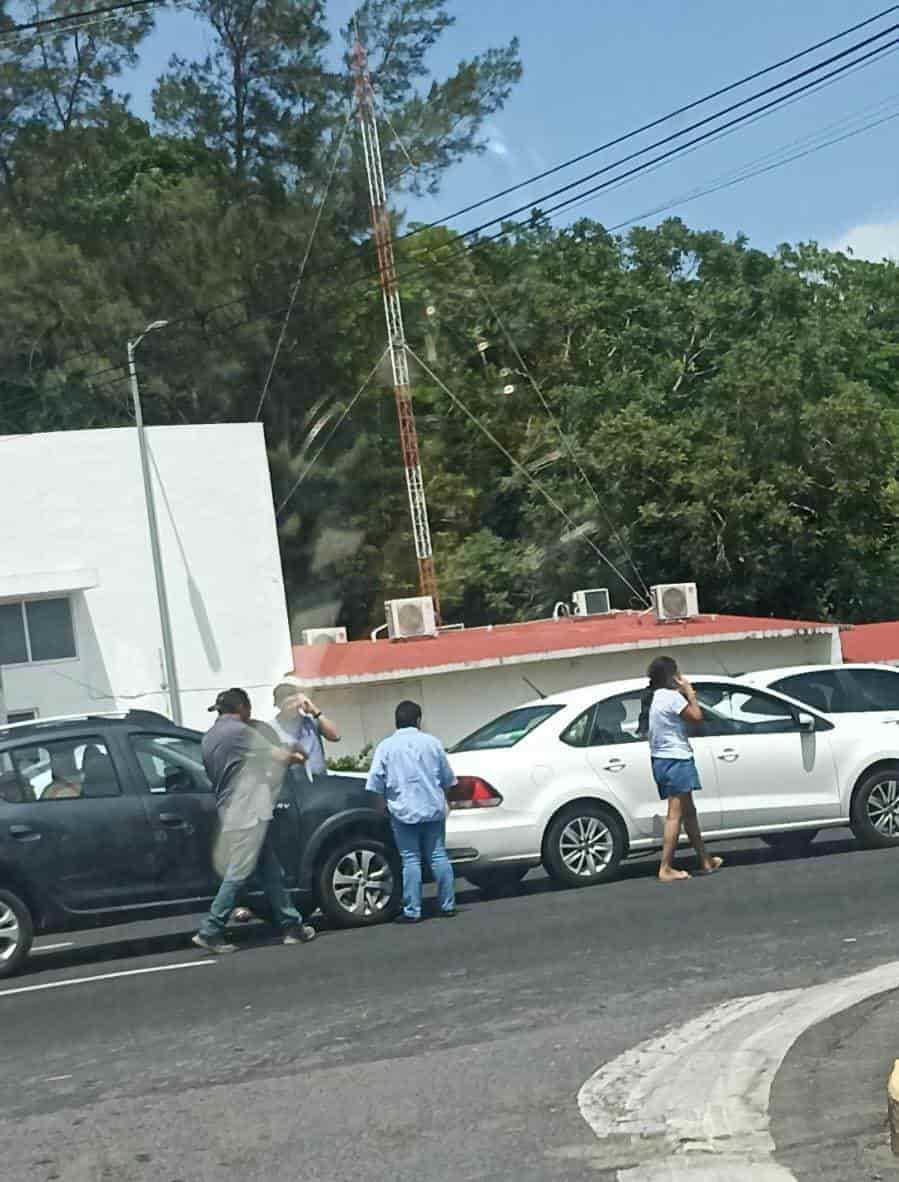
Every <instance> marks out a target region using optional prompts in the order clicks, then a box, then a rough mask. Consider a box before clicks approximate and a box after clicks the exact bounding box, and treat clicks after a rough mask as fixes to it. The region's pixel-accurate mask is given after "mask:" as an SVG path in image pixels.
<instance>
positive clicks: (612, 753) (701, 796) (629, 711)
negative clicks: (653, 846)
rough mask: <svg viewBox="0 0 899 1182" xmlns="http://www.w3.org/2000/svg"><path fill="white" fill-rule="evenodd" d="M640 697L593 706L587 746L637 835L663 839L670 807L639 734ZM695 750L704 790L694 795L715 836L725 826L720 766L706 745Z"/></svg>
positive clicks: (592, 762) (630, 695)
mask: <svg viewBox="0 0 899 1182" xmlns="http://www.w3.org/2000/svg"><path fill="white" fill-rule="evenodd" d="M640 699H641V693H640V692H631V693H627V694H617V695H615V696H614V697H611V698H605V699H603V700H602V701H599V702H597V703H596V704H595V705H594V706H593V707H592V711H591V718H590V727H589V731H588V732H587V733H586V734H585V741H584V746H585V749H586V754H587V759H588V761H589V763H590V766H591V767H592V768H593V770H594V772H595V773H596V775H597V777H598V778H599V780H600V782H601V783H602V784H603V785H604V786H605V787H606V789H607V791H608V792H609V793H611V794H613V795H614V797H615V798H617V799H618V800H619V801H620V802H621V805H622V808H623V809H624V810H626V812H627V813H628V814H629V816H630V818H631V820H632V822H633V825H634V830H635V833H634V836H637V837H656V838H658V839H659V840H661V837H662V828H663V826H664V823H665V816H666V813H667V811H668V806H667V804H666V803H665V802H664V801H663V800H660V799H659V793H658V789H657V788H656V786H655V781H654V780H653V778H652V764H651V763H650V759H649V744H648V743H647V741H646V739H645V738H640V737H639V736H638V734H637V723H638V720H639V718H640ZM569 729H570V728H569ZM693 746H694V755H695V758H696V767H697V769H698V771H699V778H700V781H701V782H702V785H703V788H702V791H701V792H697V793H696V795H695V797H694V799H695V801H696V811H697V812H698V813H699V815H700V818H701V821H702V826H703V829H705V830H706V831H708V832H711V831H712V830H715V829H718V828H720V825H721V807H720V803H719V800H718V786H717V782H716V776H715V763H714V759H713V758H712V756H711V754H710V752H709V751H708V749H707V745H706V744H705V743H704V742H700V743H695V744H694V745H693Z"/></svg>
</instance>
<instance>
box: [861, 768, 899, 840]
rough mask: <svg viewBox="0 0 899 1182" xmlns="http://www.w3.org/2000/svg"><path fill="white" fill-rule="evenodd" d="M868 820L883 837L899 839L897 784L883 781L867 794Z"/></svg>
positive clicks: (898, 790)
mask: <svg viewBox="0 0 899 1182" xmlns="http://www.w3.org/2000/svg"><path fill="white" fill-rule="evenodd" d="M867 809H868V819H869V820H870V822H871V824H872V825H873V826H874V828H875V829H876V830H877V832H878V833H880V834H882V835H883V836H884V837H899V782H897V781H896V780H883V781H882V782H881V783H880V784H875V785H874V787H873V788H872V789H871V791H870V793H869V794H868V801H867Z"/></svg>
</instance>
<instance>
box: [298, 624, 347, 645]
mask: <svg viewBox="0 0 899 1182" xmlns="http://www.w3.org/2000/svg"><path fill="white" fill-rule="evenodd" d="M300 640H301V641H302V642H303V644H346V642H347V639H346V628H304V629H303V631H302V632H301V633H300Z"/></svg>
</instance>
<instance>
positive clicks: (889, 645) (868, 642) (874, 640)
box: [840, 620, 899, 662]
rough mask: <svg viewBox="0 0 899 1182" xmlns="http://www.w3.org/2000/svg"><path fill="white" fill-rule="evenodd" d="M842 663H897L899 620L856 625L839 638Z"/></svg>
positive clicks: (898, 659)
mask: <svg viewBox="0 0 899 1182" xmlns="http://www.w3.org/2000/svg"><path fill="white" fill-rule="evenodd" d="M840 643H841V646H842V649H843V660H844V661H874V662H876V661H899V620H887V621H886V622H885V623H882V624H856V625H854V626H853V627H852V628H847V629H846V631H845V632H843V633H842V635H841V637H840Z"/></svg>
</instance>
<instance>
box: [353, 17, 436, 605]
mask: <svg viewBox="0 0 899 1182" xmlns="http://www.w3.org/2000/svg"><path fill="white" fill-rule="evenodd" d="M353 73H354V75H355V85H356V110H357V114H358V117H359V127H360V130H361V133H362V147H363V151H364V152H365V171H366V174H367V176H368V193H369V197H370V200H371V225H372V232H373V235H374V240H375V250H376V252H377V257H378V275H379V278H380V282H381V293H382V295H383V298H384V319H385V321H386V324H387V346H388V349H387V351H388V353H389V354H390V363H391V367H392V369H393V391H394V394H395V396H396V414H397V419H398V420H399V429H400V447H401V448H402V453H403V467H404V469H405V473H406V490H407V492H408V494H409V513H410V515H411V518H412V535H413V537H414V539H415V556H416V558H417V559H418V582H419V586H420V588H421V593H422V595H430V596H431V598H432V599H433V600H434V610H435V612H436V614H437V617H438V619H439V616H440V599H439V595H438V590H437V574H436V572H435V570H434V554H433V551H432V549H431V528H430V526H429V524H428V505H427V501H426V500H425V488H424V481H423V479H422V475H421V459H420V457H419V452H418V432H417V431H416V429H415V412H414V410H413V409H412V391H411V389H410V387H409V361H408V356H407V353H406V334H405V330H404V328H403V309H402V305H401V303H400V291H399V280H398V277H397V272H396V263H395V261H394V254H393V230H392V227H391V224H390V213H389V211H388V208H387V187H386V185H385V183H384V166H383V164H382V161H381V139H380V136H379V135H378V122H377V118H376V115H375V96H374V91H373V90H372V84H371V77H370V75H369V72H368V58H367V56H366V53H365V49H364V47H363V45H362V42H361V41H360V39H359V36H358V33H357V36H356V45H355V49H354V51H353Z"/></svg>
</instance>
